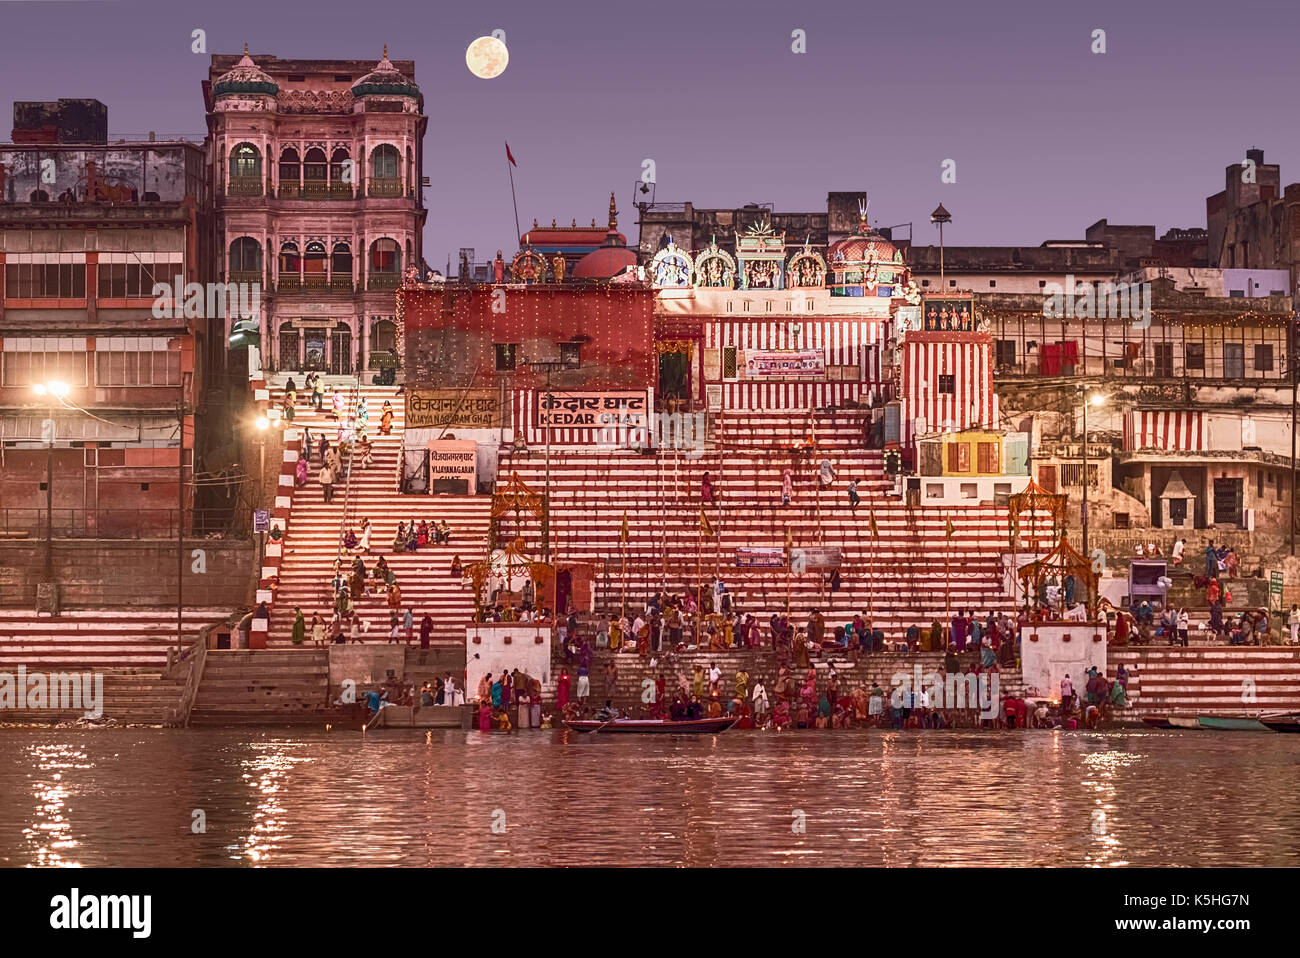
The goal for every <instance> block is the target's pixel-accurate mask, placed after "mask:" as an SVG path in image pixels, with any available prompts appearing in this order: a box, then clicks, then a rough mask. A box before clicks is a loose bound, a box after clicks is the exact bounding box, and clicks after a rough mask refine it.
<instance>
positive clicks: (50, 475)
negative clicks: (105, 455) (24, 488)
mask: <svg viewBox="0 0 1300 958" xmlns="http://www.w3.org/2000/svg"><path fill="white" fill-rule="evenodd" d="M32 391H33V392H35V393H36V395H37V396H40V397H41V398H42V399H47V400H49V417H48V418H47V419H46V420H45V425H44V427H43V429H42V431H43V432H44V433H45V450H46V452H45V581H46V582H53V581H54V401H55V400H58V401H59V402H60V403H62V402H63V397H64V396H66V395H67V394H68V384H67V383H65V382H62V381H60V380H58V379H52V380H50V381H49V382H45V383H36V384H35V385H33V386H32Z"/></svg>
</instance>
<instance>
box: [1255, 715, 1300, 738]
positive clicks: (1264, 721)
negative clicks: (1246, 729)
mask: <svg viewBox="0 0 1300 958" xmlns="http://www.w3.org/2000/svg"><path fill="white" fill-rule="evenodd" d="M1259 723H1260V724H1261V725H1263V726H1264V727H1265V728H1268V729H1272V730H1273V731H1274V732H1296V733H1300V712H1282V713H1280V714H1275V715H1261V716H1260V717H1259Z"/></svg>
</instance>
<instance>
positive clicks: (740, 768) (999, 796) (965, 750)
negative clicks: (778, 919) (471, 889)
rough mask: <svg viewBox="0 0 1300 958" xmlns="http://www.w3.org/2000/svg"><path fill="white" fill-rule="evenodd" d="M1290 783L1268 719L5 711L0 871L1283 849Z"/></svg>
mask: <svg viewBox="0 0 1300 958" xmlns="http://www.w3.org/2000/svg"><path fill="white" fill-rule="evenodd" d="M1297 782H1300V736H1297V735H1278V734H1271V733H1245V732H1241V733H1232V732H1208V731H1207V732H1195V731H1185V732H1180V731H1155V730H1150V731H1148V730H1132V731H1116V730H1112V731H1105V732H1093V733H1090V732H1051V731H1030V732H978V731H951V732H948V731H907V732H880V731H845V732H816V731H813V732H795V733H790V732H785V733H776V732H728V733H726V734H723V735H719V736H680V737H677V736H673V737H663V736H638V737H635V738H633V737H628V736H613V735H600V734H597V735H594V736H592V735H587V736H584V735H578V734H575V733H570V732H566V731H555V732H547V731H542V732H536V731H534V732H517V733H513V734H505V733H490V734H485V733H480V732H462V731H435V732H433V733H432V734H431V735H428V736H427V737H426V733H424V732H418V731H410V730H388V731H381V732H378V733H368V734H365V735H363V734H362V733H360V732H356V731H351V730H348V731H341V730H339V729H334V730H333V731H326V730H324V729H323V728H322V729H301V730H300V729H265V730H264V729H253V730H249V729H204V730H197V729H196V730H179V729H98V730H95V729H48V730H47V729H40V730H37V729H14V728H7V729H0V865H5V866H11V867H12V866H26V865H85V866H97V865H98V866H102V865H115V866H169V865H179V866H189V865H204V866H214V865H217V866H219V865H231V866H256V865H263V866H265V865H296V866H320V865H503V864H504V865H587V864H614V865H623V864H626V865H631V864H638V865H640V864H645V865H690V866H704V865H764V866H772V865H782V864H785V863H794V864H801V865H826V866H831V865H836V866H843V865H865V866H869V865H1083V866H1094V865H1095V866H1115V865H1188V866H1192V865H1203V866H1204V865H1227V866H1234V865H1250V866H1261V865H1292V866H1294V865H1300V842H1297V841H1296V836H1297V835H1300V793H1298V791H1297V788H1296V784H1297ZM200 825H201V826H202V828H201V829H200V830H197V831H196V828H197V827H198V826H200Z"/></svg>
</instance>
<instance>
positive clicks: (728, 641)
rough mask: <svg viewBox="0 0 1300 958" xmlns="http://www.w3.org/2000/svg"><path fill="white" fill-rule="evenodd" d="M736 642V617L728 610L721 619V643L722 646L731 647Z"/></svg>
mask: <svg viewBox="0 0 1300 958" xmlns="http://www.w3.org/2000/svg"><path fill="white" fill-rule="evenodd" d="M735 644H736V617H735V616H734V615H732V614H731V613H730V612H728V613H727V616H726V618H724V619H723V620H722V645H723V647H724V648H728V649H730V648H733V647H734V646H735Z"/></svg>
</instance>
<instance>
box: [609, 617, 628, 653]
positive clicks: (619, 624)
mask: <svg viewBox="0 0 1300 958" xmlns="http://www.w3.org/2000/svg"><path fill="white" fill-rule="evenodd" d="M625 624H626V620H625V619H615V620H614V621H613V622H611V623H610V624H609V650H610V651H611V652H617V651H618V650H619V649H621V648H622V647H623V626H624V625H625Z"/></svg>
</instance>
